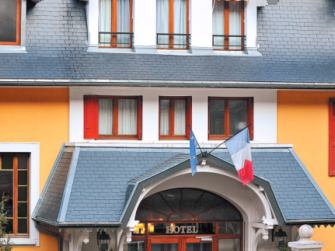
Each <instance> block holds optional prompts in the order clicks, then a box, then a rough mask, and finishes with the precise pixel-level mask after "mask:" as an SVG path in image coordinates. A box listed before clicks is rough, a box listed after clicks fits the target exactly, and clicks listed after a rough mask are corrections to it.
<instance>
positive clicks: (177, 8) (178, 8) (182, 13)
mask: <svg viewBox="0 0 335 251" xmlns="http://www.w3.org/2000/svg"><path fill="white" fill-rule="evenodd" d="M173 5H174V20H173V22H174V27H173V33H182V34H186V14H187V13H186V0H174V3H173ZM174 44H186V36H174ZM174 48H186V46H185V45H175V46H174Z"/></svg>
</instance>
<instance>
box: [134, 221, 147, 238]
mask: <svg viewBox="0 0 335 251" xmlns="http://www.w3.org/2000/svg"><path fill="white" fill-rule="evenodd" d="M133 234H135V235H144V234H145V223H138V224H137V226H135V230H134V231H133Z"/></svg>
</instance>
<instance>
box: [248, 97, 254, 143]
mask: <svg viewBox="0 0 335 251" xmlns="http://www.w3.org/2000/svg"><path fill="white" fill-rule="evenodd" d="M250 124H252V125H251V126H249V137H250V140H253V139H254V98H248V125H250Z"/></svg>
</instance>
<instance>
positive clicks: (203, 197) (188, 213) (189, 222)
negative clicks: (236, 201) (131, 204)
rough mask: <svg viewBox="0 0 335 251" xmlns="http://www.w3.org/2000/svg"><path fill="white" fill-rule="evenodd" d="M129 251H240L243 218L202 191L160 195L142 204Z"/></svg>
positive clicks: (235, 209)
mask: <svg viewBox="0 0 335 251" xmlns="http://www.w3.org/2000/svg"><path fill="white" fill-rule="evenodd" d="M135 219H136V220H138V221H139V222H140V223H139V224H138V225H137V226H136V228H135V231H134V232H133V235H132V240H133V242H132V243H129V244H128V251H241V250H243V249H242V245H243V243H242V240H243V238H242V237H243V218H242V215H241V213H240V212H239V210H238V209H237V208H236V207H235V206H234V205H232V204H231V203H230V202H229V201H227V200H225V199H223V198H221V197H220V196H218V195H216V194H214V193H211V192H208V191H205V190H200V189H194V188H177V189H169V190H165V191H160V192H158V193H155V194H153V195H150V196H149V197H147V198H145V199H144V200H142V201H141V203H140V205H139V207H138V209H137V212H136V216H135Z"/></svg>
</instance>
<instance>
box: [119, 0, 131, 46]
mask: <svg viewBox="0 0 335 251" xmlns="http://www.w3.org/2000/svg"><path fill="white" fill-rule="evenodd" d="M130 1H131V0H117V32H130V14H131V13H130ZM117 43H118V47H129V46H130V37H129V35H120V34H119V35H117Z"/></svg>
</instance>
